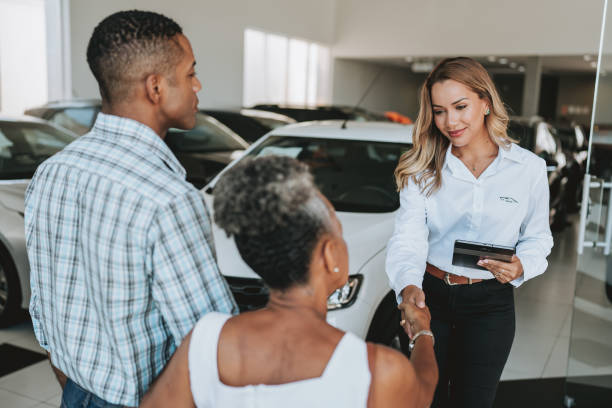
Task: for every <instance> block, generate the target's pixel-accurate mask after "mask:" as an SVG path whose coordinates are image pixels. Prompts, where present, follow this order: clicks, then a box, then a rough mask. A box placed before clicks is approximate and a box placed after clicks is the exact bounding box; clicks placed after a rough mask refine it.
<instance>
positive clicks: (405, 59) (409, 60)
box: [404, 55, 414, 62]
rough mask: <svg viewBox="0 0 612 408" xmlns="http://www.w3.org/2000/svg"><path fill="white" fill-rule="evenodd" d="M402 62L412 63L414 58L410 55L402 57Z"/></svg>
mask: <svg viewBox="0 0 612 408" xmlns="http://www.w3.org/2000/svg"><path fill="white" fill-rule="evenodd" d="M404 61H406V62H412V61H414V57H413V56H411V55H409V56H407V57H404Z"/></svg>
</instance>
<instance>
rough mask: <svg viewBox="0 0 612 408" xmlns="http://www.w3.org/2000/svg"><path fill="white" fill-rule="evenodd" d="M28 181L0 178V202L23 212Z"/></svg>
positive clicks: (13, 209)
mask: <svg viewBox="0 0 612 408" xmlns="http://www.w3.org/2000/svg"><path fill="white" fill-rule="evenodd" d="M29 182H30V181H29V180H26V181H23V180H18V181H13V180H0V204H2V205H3V206H5V207H6V208H8V209H10V210H12V211H15V212H19V213H22V214H23V211H24V200H25V190H26V187H27V186H28V183H29Z"/></svg>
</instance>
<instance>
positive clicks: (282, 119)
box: [200, 109, 296, 143]
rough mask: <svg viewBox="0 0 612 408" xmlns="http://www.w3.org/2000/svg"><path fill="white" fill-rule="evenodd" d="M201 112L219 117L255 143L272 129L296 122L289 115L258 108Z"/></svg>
mask: <svg viewBox="0 0 612 408" xmlns="http://www.w3.org/2000/svg"><path fill="white" fill-rule="evenodd" d="M200 112H202V113H205V114H207V115H210V116H212V117H213V118H215V119H217V120H218V121H219V122H221V123H223V124H224V125H225V126H227V127H228V128H230V129H231V130H233V131H234V132H236V133H237V134H238V135H240V137H242V138H243V139H244V140H246V141H247V142H249V143H253V142H254V141H256V140H257V139H259V138H260V137H262V136H263V135H265V134H266V133H268V132H269V131H271V130H272V129H276V128H278V127H281V126H285V125H289V124H291V123H295V122H296V121H295V119H292V118H290V117H289V116H285V115H281V114H280V113H274V112H268V111H263V110H257V109H240V110H218V109H203V110H200Z"/></svg>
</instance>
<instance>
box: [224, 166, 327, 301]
mask: <svg viewBox="0 0 612 408" xmlns="http://www.w3.org/2000/svg"><path fill="white" fill-rule="evenodd" d="M214 194H215V201H214V213H215V222H216V223H217V225H219V227H221V228H222V229H224V230H225V232H226V233H227V234H228V236H232V235H233V236H234V240H235V242H236V246H237V247H238V251H239V252H240V255H241V256H242V259H244V261H245V262H246V263H247V265H249V266H250V267H251V268H252V269H253V270H254V271H255V272H256V273H257V274H258V275H259V276H261V277H262V279H263V280H264V281H265V282H266V284H268V286H269V287H270V288H273V289H280V290H283V289H286V288H288V287H291V286H293V285H296V284H303V283H305V282H306V281H307V280H308V270H309V267H310V261H311V258H312V251H313V250H314V247H315V245H316V243H317V242H318V240H319V238H320V237H321V234H323V233H324V232H326V231H329V230H330V228H331V219H330V212H329V210H328V208H327V206H326V205H325V203H324V202H323V200H322V199H321V197H320V195H319V194H320V193H319V190H318V189H317V187H316V186H315V185H314V182H313V177H312V175H311V174H310V172H309V170H308V166H307V165H305V164H303V163H301V162H299V161H297V160H295V159H292V158H290V157H284V156H265V157H258V158H246V159H244V160H242V161H241V162H240V163H238V164H236V165H235V166H234V167H232V168H231V169H229V170H228V171H227V172H226V173H225V174H224V175H223V176H222V177H221V178H220V179H219V181H218V182H217V185H216V186H215V190H214Z"/></svg>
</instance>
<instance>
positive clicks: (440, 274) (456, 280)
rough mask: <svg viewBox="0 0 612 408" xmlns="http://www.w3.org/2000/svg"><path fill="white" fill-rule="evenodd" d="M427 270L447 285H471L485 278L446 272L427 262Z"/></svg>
mask: <svg viewBox="0 0 612 408" xmlns="http://www.w3.org/2000/svg"><path fill="white" fill-rule="evenodd" d="M425 270H426V271H427V273H429V274H430V275H431V276H435V277H436V278H438V279H442V280H443V281H444V282H446V284H447V285H471V284H472V283H478V282H482V281H483V279H472V278H468V277H465V276H459V275H455V274H454V273H449V272H444V271H443V270H442V269H438V268H436V267H435V266H433V265H432V264H430V263H427V265H426V266H425Z"/></svg>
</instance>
